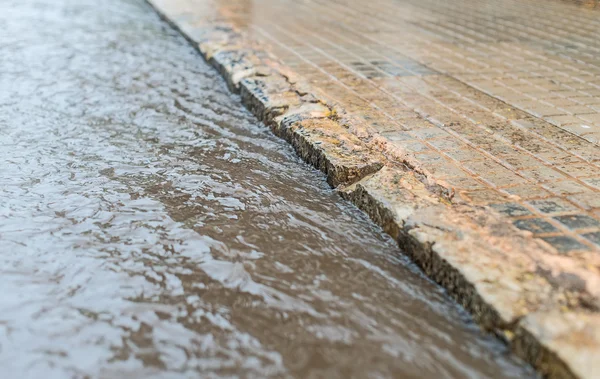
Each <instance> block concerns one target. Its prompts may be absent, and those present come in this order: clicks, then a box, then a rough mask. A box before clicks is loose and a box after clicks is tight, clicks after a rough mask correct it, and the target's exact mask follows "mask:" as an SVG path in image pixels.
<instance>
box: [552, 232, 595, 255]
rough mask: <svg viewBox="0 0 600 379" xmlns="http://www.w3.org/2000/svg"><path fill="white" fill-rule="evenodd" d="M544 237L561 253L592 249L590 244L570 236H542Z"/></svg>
mask: <svg viewBox="0 0 600 379" xmlns="http://www.w3.org/2000/svg"><path fill="white" fill-rule="evenodd" d="M542 239H543V240H544V241H546V242H548V243H549V244H550V245H552V247H554V248H555V249H556V250H558V252H559V253H568V252H570V251H574V250H589V249H590V248H589V247H588V246H586V245H584V244H582V243H581V242H579V241H577V240H576V239H574V238H573V237H569V236H552V237H542Z"/></svg>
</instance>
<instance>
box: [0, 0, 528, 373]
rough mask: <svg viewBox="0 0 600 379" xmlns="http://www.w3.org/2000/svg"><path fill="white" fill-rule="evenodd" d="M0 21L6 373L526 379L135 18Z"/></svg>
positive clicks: (83, 7)
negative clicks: (199, 373) (1, 31)
mask: <svg viewBox="0 0 600 379" xmlns="http://www.w3.org/2000/svg"><path fill="white" fill-rule="evenodd" d="M0 25H1V27H2V29H3V36H2V37H1V38H0V46H1V48H2V52H3V57H2V60H0V65H1V70H2V75H0V88H2V91H0V145H1V149H0V159H1V161H2V162H3V165H2V168H1V172H2V174H1V175H0V184H1V185H0V240H1V242H2V244H1V246H2V248H1V250H0V288H2V291H3V295H2V297H0V367H1V368H2V372H3V377H5V378H17V377H19V378H26V377H30V378H39V377H44V378H67V377H74V378H83V377H103V378H115V377H161V378H178V377H197V376H195V375H197V374H195V373H197V372H201V373H203V374H204V375H203V377H213V376H216V375H219V376H228V375H233V376H236V375H242V376H245V377H260V378H262V377H266V376H275V377H282V376H283V377H285V376H297V377H323V378H335V377H343V378H347V377H351V376H353V377H361V378H362V377H391V376H396V377H405V378H406V377H515V376H527V375H531V371H530V370H529V369H528V368H526V367H524V366H523V365H522V364H521V363H519V362H518V361H516V360H515V359H514V358H511V357H510V356H509V355H508V354H507V353H506V349H505V348H504V347H503V346H502V345H501V344H500V343H498V342H497V341H495V340H493V339H492V338H490V337H488V336H484V335H482V334H481V333H480V332H479V331H478V329H477V328H476V327H475V326H474V325H473V324H472V323H471V321H470V320H469V319H468V318H467V317H466V316H465V314H464V313H463V312H462V311H461V310H460V309H459V308H458V307H457V306H455V305H454V304H453V303H452V302H450V301H449V300H448V299H447V297H446V296H445V294H444V293H443V292H442V291H441V290H440V289H439V288H438V287H436V286H435V285H433V284H431V283H430V282H428V281H427V280H426V279H424V278H423V277H422V276H421V275H420V274H419V273H418V272H417V271H416V270H415V269H414V267H413V266H412V265H410V264H409V263H408V262H407V261H406V260H405V259H404V258H402V257H401V255H400V254H399V252H398V250H397V249H396V247H395V245H394V243H392V242H391V241H390V240H389V239H388V238H386V237H385V236H383V235H382V233H381V232H380V230H379V229H377V228H376V227H374V226H373V225H372V224H370V223H369V222H368V221H367V220H366V219H365V217H363V215H362V214H360V213H359V212H358V211H357V210H355V209H354V208H353V207H351V206H349V205H348V204H346V203H345V202H343V201H342V200H340V199H339V198H338V197H337V196H336V195H335V194H334V193H333V192H332V191H331V190H329V189H328V187H327V185H326V183H325V181H324V180H323V177H322V176H321V175H320V174H319V173H317V172H315V171H314V170H312V169H310V168H308V167H307V166H306V165H304V164H302V163H300V162H299V161H298V159H297V158H296V157H295V156H294V154H293V152H292V151H291V149H289V148H288V147H287V146H286V145H285V144H284V143H283V142H282V141H280V140H277V139H276V138H274V137H272V136H270V135H269V133H268V131H266V129H265V128H264V127H262V126H261V125H258V124H257V123H256V121H255V120H254V119H253V118H252V117H251V116H250V115H249V114H248V113H247V112H246V111H245V110H243V109H242V108H241V107H240V106H239V105H238V101H237V99H235V98H233V97H232V96H230V95H229V94H228V92H227V90H226V88H225V86H224V85H223V83H222V82H221V81H220V79H219V78H218V77H217V75H216V74H215V73H214V72H213V70H211V69H210V68H208V67H207V66H206V65H205V64H204V63H203V62H202V61H201V59H200V58H199V57H198V55H197V54H196V53H195V52H194V51H193V49H192V48H191V47H189V46H188V45H187V44H186V42H185V41H184V40H183V39H182V38H181V37H179V36H177V35H176V34H175V33H174V32H173V31H172V30H171V29H170V28H169V27H168V26H166V25H165V24H164V23H162V22H160V21H159V20H158V18H157V17H156V16H155V15H154V13H153V12H152V10H151V9H150V7H149V6H147V5H146V4H144V3H143V2H141V1H136V0H129V1H119V0H107V1H102V2H99V1H94V0H56V1H50V0H30V1H21V0H9V1H5V2H2V3H1V4H0Z"/></svg>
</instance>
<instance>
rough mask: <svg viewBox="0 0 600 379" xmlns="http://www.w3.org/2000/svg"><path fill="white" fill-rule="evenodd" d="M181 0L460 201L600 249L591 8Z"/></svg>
mask: <svg viewBox="0 0 600 379" xmlns="http://www.w3.org/2000/svg"><path fill="white" fill-rule="evenodd" d="M173 3H177V2H173ZM179 3H184V4H185V3H189V4H193V5H192V6H190V7H189V9H200V10H198V11H197V12H194V13H195V15H198V17H202V15H204V14H206V15H207V16H206V17H207V18H208V17H209V15H210V16H214V13H216V14H219V17H221V19H223V20H227V21H228V22H230V23H232V24H234V25H235V26H237V27H239V28H240V30H243V31H245V32H248V34H249V35H251V36H253V37H254V38H256V39H257V40H259V41H261V42H263V43H264V44H265V45H266V46H268V47H269V49H270V50H271V51H272V52H273V53H274V54H275V55H276V56H277V57H278V58H279V59H281V60H282V61H283V63H285V65H287V66H288V67H290V68H292V69H293V70H294V71H295V72H296V73H299V74H301V75H302V76H303V77H304V78H306V79H307V80H308V81H309V82H310V83H311V84H312V85H313V86H314V87H316V88H319V89H320V90H321V91H322V96H323V97H325V98H326V99H328V100H329V102H330V103H332V104H337V105H339V106H340V107H341V108H343V109H345V110H346V111H348V112H350V113H352V114H353V115H354V116H356V117H357V119H358V121H357V122H358V123H361V124H362V125H361V127H362V128H364V129H366V130H368V131H369V132H370V133H371V134H372V135H374V134H378V135H379V136H381V137H383V138H384V139H385V140H386V141H387V144H388V150H389V153H390V155H394V154H395V155H396V157H397V158H398V159H399V160H406V155H408V156H410V159H409V161H410V164H411V165H412V166H413V167H415V168H418V169H419V170H421V171H422V172H423V173H424V174H425V175H428V176H430V177H431V178H432V179H433V180H435V181H437V182H438V183H440V184H441V185H443V186H444V187H446V188H448V189H449V190H451V191H453V192H454V193H455V194H456V195H455V196H456V197H455V198H456V199H457V200H461V201H465V202H467V203H470V204H473V205H491V206H492V207H494V208H496V209H499V210H500V211H501V213H503V214H504V215H505V216H507V217H508V218H509V221H510V222H512V223H513V225H515V226H516V227H517V228H519V229H521V230H524V231H527V232H530V233H532V234H533V235H535V236H536V237H538V238H539V240H540V241H543V242H544V243H546V244H548V245H550V246H551V247H552V248H554V249H556V251H557V252H559V253H561V254H573V255H586V254H588V255H590V256H592V257H594V256H597V254H598V252H600V201H599V199H600V146H599V141H600V60H599V57H600V45H599V39H598V38H597V31H598V26H599V25H600V8H599V7H598V2H597V1H549V0H527V1H517V0H510V1H497V0H484V1H480V0H454V1H440V0H424V1H423V0H375V1H362V0H350V1H337V0H334V1H324V0H313V1H293V0H286V1H274V0H269V1H245V0H243V1H236V0H232V1H229V0H228V1H220V0H212V1H211V0H187V1H180V2H179ZM208 10H212V11H213V14H211V13H210V12H209V11H208ZM512 210H514V211H512ZM591 259H593V258H591Z"/></svg>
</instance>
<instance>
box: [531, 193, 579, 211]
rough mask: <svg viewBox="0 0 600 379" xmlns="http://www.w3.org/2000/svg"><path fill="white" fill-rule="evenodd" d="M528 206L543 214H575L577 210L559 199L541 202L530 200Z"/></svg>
mask: <svg viewBox="0 0 600 379" xmlns="http://www.w3.org/2000/svg"><path fill="white" fill-rule="evenodd" d="M529 204H531V205H533V207H534V208H535V209H537V210H538V211H540V212H541V213H545V214H552V213H563V212H577V211H578V210H579V209H578V208H577V207H576V206H574V205H573V204H571V203H569V202H568V201H565V200H563V199H560V198H557V197H555V198H551V199H543V200H531V201H530V202H529Z"/></svg>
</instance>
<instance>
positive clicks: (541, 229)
mask: <svg viewBox="0 0 600 379" xmlns="http://www.w3.org/2000/svg"><path fill="white" fill-rule="evenodd" d="M513 224H514V225H515V226H516V227H517V228H519V229H521V230H526V231H528V232H531V233H533V234H544V233H554V232H557V231H558V229H557V228H556V227H555V226H554V225H552V224H551V223H549V222H548V221H546V220H544V219H542V218H527V219H523V220H516V221H513Z"/></svg>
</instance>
